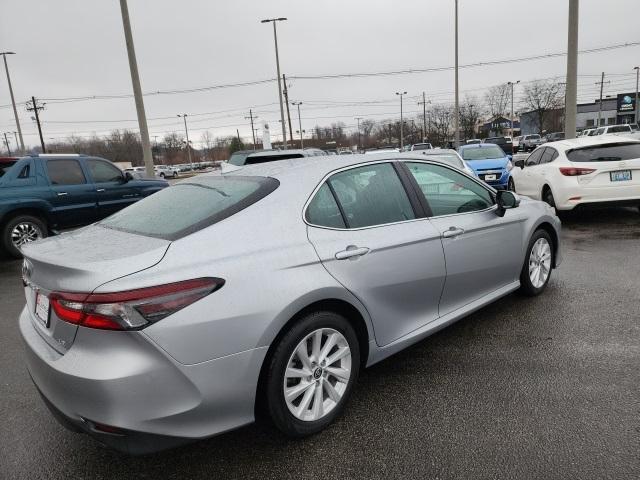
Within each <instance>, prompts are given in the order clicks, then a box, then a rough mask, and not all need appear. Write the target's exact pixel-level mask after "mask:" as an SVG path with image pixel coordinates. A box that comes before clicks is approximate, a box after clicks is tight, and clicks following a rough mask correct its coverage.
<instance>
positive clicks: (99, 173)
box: [87, 159, 122, 183]
mask: <svg viewBox="0 0 640 480" xmlns="http://www.w3.org/2000/svg"><path fill="white" fill-rule="evenodd" d="M87 164H88V165H89V170H90V171H91V176H92V177H93V181H94V182H96V183H102V182H118V181H120V180H122V172H121V171H120V169H119V168H118V167H116V166H114V165H111V164H110V163H108V162H105V161H104V160H93V159H91V160H87Z"/></svg>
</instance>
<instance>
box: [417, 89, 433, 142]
mask: <svg viewBox="0 0 640 480" xmlns="http://www.w3.org/2000/svg"><path fill="white" fill-rule="evenodd" d="M429 103H431V101H429ZM418 105H422V141H423V142H424V141H425V140H426V138H427V97H426V95H425V93H424V92H422V101H421V102H418Z"/></svg>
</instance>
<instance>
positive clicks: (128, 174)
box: [124, 172, 133, 183]
mask: <svg viewBox="0 0 640 480" xmlns="http://www.w3.org/2000/svg"><path fill="white" fill-rule="evenodd" d="M131 180H133V175H131V172H124V183H127V182H129V181H131Z"/></svg>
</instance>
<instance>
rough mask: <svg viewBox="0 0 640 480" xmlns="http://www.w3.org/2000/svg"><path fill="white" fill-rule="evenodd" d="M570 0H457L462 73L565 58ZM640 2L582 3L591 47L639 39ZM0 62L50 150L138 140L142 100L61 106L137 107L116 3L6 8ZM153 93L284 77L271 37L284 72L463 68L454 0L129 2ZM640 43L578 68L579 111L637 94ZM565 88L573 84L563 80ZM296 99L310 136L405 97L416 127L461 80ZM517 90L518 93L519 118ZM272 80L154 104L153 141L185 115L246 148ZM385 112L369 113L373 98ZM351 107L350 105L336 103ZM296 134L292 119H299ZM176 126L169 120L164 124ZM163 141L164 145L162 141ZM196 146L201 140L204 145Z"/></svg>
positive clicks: (433, 77)
mask: <svg viewBox="0 0 640 480" xmlns="http://www.w3.org/2000/svg"><path fill="white" fill-rule="evenodd" d="M567 10H568V1H567V0H535V1H533V0H529V1H525V0H482V1H480V0H460V20H459V22H460V64H461V65H464V64H470V63H478V62H486V61H494V60H503V59H514V58H520V57H529V56H534V55H541V54H547V53H556V52H562V51H564V50H566V42H567V34H566V30H567ZM638 10H639V5H638V0H609V1H607V2H603V1H602V0H581V2H580V42H579V48H580V50H586V49H591V48H597V47H604V46H609V45H615V44H622V43H628V42H636V41H640V30H639V29H638ZM1 12H2V15H1V16H0V51H5V50H12V51H15V52H16V53H17V55H13V56H10V57H8V61H9V67H10V72H11V76H12V81H13V86H14V92H15V95H16V101H17V102H24V101H26V100H27V99H28V98H30V97H31V95H35V96H36V97H37V98H43V99H49V100H45V101H46V102H47V106H46V110H44V111H43V112H42V120H43V129H44V136H45V141H47V140H48V139H50V138H52V137H53V138H65V137H67V136H69V135H70V134H71V133H76V134H78V135H81V136H90V135H92V134H93V133H94V132H95V133H97V134H99V135H100V134H104V133H106V132H108V131H109V130H111V129H113V128H125V127H127V128H131V129H134V130H137V122H136V116H135V105H134V101H133V98H127V97H125V98H120V99H109V100H90V101H64V102H56V101H55V100H52V99H66V98H69V97H83V96H92V95H121V94H124V95H130V94H131V92H132V88H131V77H130V73H129V67H128V63H127V54H126V49H125V42H124V34H123V30H122V19H121V15H120V6H119V2H118V0H100V1H96V0H90V1H87V0H57V1H46V0H2V9H1ZM129 12H130V16H131V23H132V28H133V36H134V42H135V47H136V54H137V57H138V66H139V70H140V76H141V81H142V89H143V91H144V92H157V91H168V90H184V89H190V88H198V87H207V86H215V85H225V84H232V83H238V82H248V81H249V82H250V81H258V80H266V79H273V78H275V76H276V74H275V58H274V45H273V33H272V29H271V26H270V25H263V24H261V23H260V22H259V21H260V19H263V18H269V17H281V16H283V17H288V21H286V22H281V23H279V24H278V40H279V44H280V62H281V67H282V71H283V73H285V74H286V75H287V76H291V77H295V76H305V75H309V76H311V75H325V74H343V73H361V72H383V71H393V70H403V69H411V68H413V69H425V68H433V67H447V66H451V65H453V53H454V29H453V25H454V1H453V0H406V1H400V0H396V1H391V0H386V1H382V0H366V1H365V0H349V1H346V0H341V1H337V0H320V1H310V0H263V1H255V0H254V1H247V0H234V1H221V0H216V1H212V0H181V1H177V0H173V1H172V0H154V1H151V0H129ZM639 63H640V47H637V46H635V47H628V48H620V49H615V50H610V51H606V52H599V53H589V54H583V55H580V57H579V63H578V65H579V67H578V74H579V78H578V85H579V89H578V99H579V101H581V102H585V101H593V100H594V99H595V98H596V97H597V95H598V87H597V86H596V85H595V82H596V81H597V80H599V78H597V77H596V76H597V75H599V74H600V72H601V71H605V72H607V74H608V75H609V76H608V78H607V79H608V80H611V83H610V84H607V85H605V95H607V94H611V95H613V94H616V93H622V92H630V91H633V90H635V73H634V71H633V67H634V66H635V65H638V64H639ZM565 65H566V59H565V57H559V58H549V59H542V60H534V61H528V62H522V63H513V64H503V65H497V66H481V67H474V68H468V69H463V70H461V73H460V89H461V92H462V94H461V97H464V96H465V95H472V96H476V97H477V98H479V99H480V101H482V97H483V93H484V91H486V88H487V87H490V86H491V85H496V84H500V83H505V82H507V81H509V80H511V81H516V80H521V81H522V82H526V81H531V80H534V79H538V78H549V77H554V76H561V77H562V76H564V73H565ZM0 73H1V74H0V132H4V131H13V130H15V126H14V122H13V114H12V111H11V108H7V105H9V104H10V97H9V92H8V88H7V85H6V78H5V76H4V72H0ZM559 81H562V79H560V80H559ZM288 83H290V99H291V100H292V101H301V102H303V105H302V122H303V128H304V129H308V130H310V129H311V128H312V127H313V126H315V125H317V124H320V125H327V124H330V123H331V122H332V121H342V122H344V123H345V124H346V125H347V126H349V127H350V126H354V125H355V120H354V117H356V116H360V117H364V118H372V119H377V120H380V119H383V118H392V117H397V116H399V105H398V100H397V97H396V96H395V92H396V91H407V92H408V95H407V97H405V111H406V112H408V114H409V115H415V114H417V112H418V111H419V109H420V108H421V107H419V106H418V105H417V104H416V102H417V99H418V96H421V95H422V92H423V91H425V92H426V94H427V99H428V100H431V101H432V102H433V103H446V102H452V101H453V72H452V71H441V72H429V73H417V74H404V75H391V76H377V77H369V78H341V79H292V80H291V81H290V82H288ZM521 89H522V86H518V87H517V89H516V110H517V109H518V96H519V93H518V92H521ZM277 101H278V96H277V87H276V85H275V83H273V82H270V83H266V84H261V85H253V86H245V87H234V88H224V89H217V90H209V91H204V92H197V93H181V94H173V95H149V96H145V107H146V112H147V117H148V118H149V128H150V132H151V136H152V137H153V136H154V135H157V136H159V138H158V140H160V138H161V136H162V135H163V134H165V133H166V132H172V131H176V132H182V131H183V126H182V121H181V119H178V118H177V117H175V115H176V114H177V113H183V112H184V113H187V114H188V115H189V127H190V137H191V139H192V140H194V141H195V142H198V141H199V140H200V137H201V135H202V133H203V132H204V131H205V130H209V131H210V132H211V133H212V134H213V135H215V136H222V135H228V134H232V133H235V129H236V127H237V128H239V130H240V134H241V135H242V136H243V137H245V138H249V137H250V135H251V129H250V127H249V124H248V120H245V119H244V117H245V116H246V115H248V112H249V108H253V109H254V111H255V112H257V115H258V116H259V120H258V121H257V123H259V124H261V123H262V122H264V121H267V122H269V124H270V125H271V130H272V132H273V133H276V132H279V126H278V119H279V113H278V112H279V110H278V106H277ZM372 101H376V102H377V103H363V102H372ZM341 103H350V105H341ZM19 115H20V119H21V122H22V127H23V131H24V133H25V142H26V143H28V144H29V145H34V144H36V143H37V131H36V128H35V124H34V122H33V121H32V120H31V119H30V117H31V114H29V113H27V112H26V111H25V108H24V106H23V105H22V106H19ZM291 115H292V119H293V120H294V121H295V123H294V130H295V129H297V112H294V111H292V112H291ZM162 117H165V118H162ZM152 140H153V138H152ZM196 145H197V143H196Z"/></svg>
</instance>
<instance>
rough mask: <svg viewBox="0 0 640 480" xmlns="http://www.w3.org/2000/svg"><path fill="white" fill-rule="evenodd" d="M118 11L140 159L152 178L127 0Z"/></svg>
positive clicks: (123, 1)
mask: <svg viewBox="0 0 640 480" xmlns="http://www.w3.org/2000/svg"><path fill="white" fill-rule="evenodd" d="M120 11H121V12H122V26H123V28H124V38H125V43H126V44H127V56H128V57H129V70H131V83H132V84H133V96H134V98H135V102H136V112H137V115H138V128H139V129H140V141H141V143H142V159H143V160H144V166H145V167H146V173H147V177H149V178H154V177H155V172H154V170H153V155H152V153H151V142H150V141H149V128H148V127H147V115H146V114H145V112H144V101H143V100H142V88H141V87H140V75H139V74H138V62H137V60H136V51H135V48H134V46H133V35H132V34H131V22H130V21H129V9H128V8H127V0H120Z"/></svg>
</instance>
